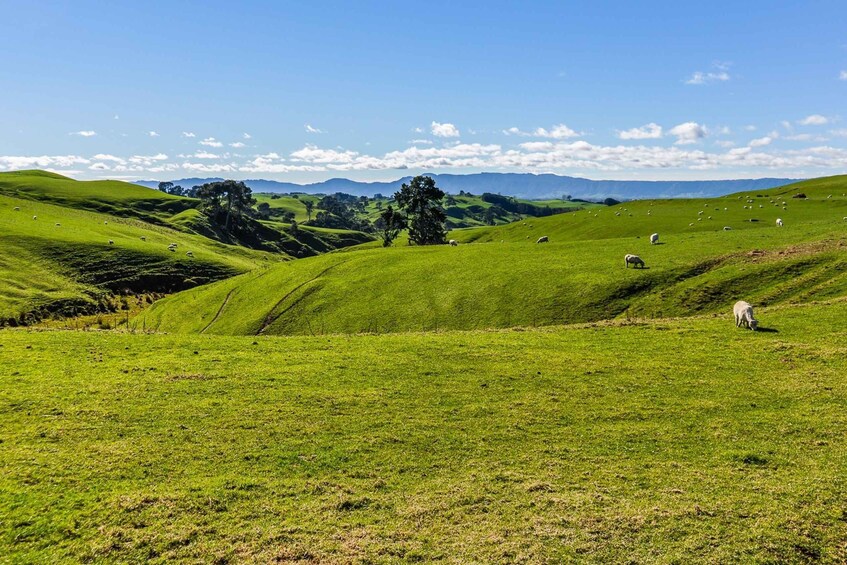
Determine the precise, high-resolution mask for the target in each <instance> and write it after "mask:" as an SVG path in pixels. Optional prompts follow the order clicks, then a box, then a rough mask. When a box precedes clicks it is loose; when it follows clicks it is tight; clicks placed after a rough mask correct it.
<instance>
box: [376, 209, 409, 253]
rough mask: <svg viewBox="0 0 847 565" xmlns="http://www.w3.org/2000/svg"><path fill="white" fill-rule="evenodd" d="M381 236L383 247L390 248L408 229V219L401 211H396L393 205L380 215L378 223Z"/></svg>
mask: <svg viewBox="0 0 847 565" xmlns="http://www.w3.org/2000/svg"><path fill="white" fill-rule="evenodd" d="M376 227H377V229H378V230H379V236H380V237H381V238H382V246H383V247H389V246H390V245H391V243H392V242H393V241H394V240H395V239H396V238H397V236H398V235H400V232H401V231H403V230H404V229H406V218H405V217H404V216H403V214H401V213H400V212H399V211H395V210H394V208H392V207H391V204H389V205H388V207H387V208H386V209H385V210H384V211H383V212H382V214H380V215H379V219H378V220H377V221H376Z"/></svg>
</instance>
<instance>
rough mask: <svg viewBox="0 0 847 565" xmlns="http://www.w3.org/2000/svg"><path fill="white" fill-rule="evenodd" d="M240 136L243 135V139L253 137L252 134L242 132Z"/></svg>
mask: <svg viewBox="0 0 847 565" xmlns="http://www.w3.org/2000/svg"><path fill="white" fill-rule="evenodd" d="M241 137H243V138H244V139H250V138H251V137H253V136H252V135H250V134H249V133H242V134H241Z"/></svg>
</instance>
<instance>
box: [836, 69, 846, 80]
mask: <svg viewBox="0 0 847 565" xmlns="http://www.w3.org/2000/svg"><path fill="white" fill-rule="evenodd" d="M838 80H847V71H841V72H840V73H838Z"/></svg>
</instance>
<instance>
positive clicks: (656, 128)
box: [618, 122, 662, 139]
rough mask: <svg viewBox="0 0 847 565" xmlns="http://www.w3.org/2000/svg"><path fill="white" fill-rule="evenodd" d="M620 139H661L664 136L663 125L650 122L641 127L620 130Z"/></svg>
mask: <svg viewBox="0 0 847 565" xmlns="http://www.w3.org/2000/svg"><path fill="white" fill-rule="evenodd" d="M618 137H619V138H620V139H659V138H660V137H662V126H660V125H659V124H655V123H653V122H650V123H649V124H647V125H646V126H641V127H640V128H632V129H627V130H623V131H619V132H618Z"/></svg>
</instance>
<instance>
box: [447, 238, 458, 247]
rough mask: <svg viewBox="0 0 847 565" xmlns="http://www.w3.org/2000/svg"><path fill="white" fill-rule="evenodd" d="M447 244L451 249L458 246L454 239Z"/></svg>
mask: <svg viewBox="0 0 847 565" xmlns="http://www.w3.org/2000/svg"><path fill="white" fill-rule="evenodd" d="M448 243H450V245H452V246H453V247H456V246H457V245H459V242H458V241H456V240H455V239H451V240H450V241H449V242H448Z"/></svg>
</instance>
